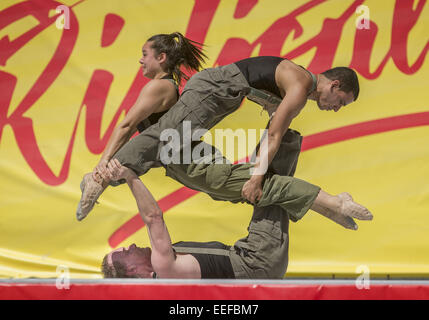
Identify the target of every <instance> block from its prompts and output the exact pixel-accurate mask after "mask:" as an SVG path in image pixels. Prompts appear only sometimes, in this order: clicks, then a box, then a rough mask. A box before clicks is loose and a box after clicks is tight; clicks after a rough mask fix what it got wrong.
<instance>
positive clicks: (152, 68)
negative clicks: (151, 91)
mask: <svg viewBox="0 0 429 320" xmlns="http://www.w3.org/2000/svg"><path fill="white" fill-rule="evenodd" d="M139 62H140V64H141V66H142V67H141V68H142V71H143V75H144V76H145V77H147V78H150V79H153V78H154V77H155V75H156V74H157V73H158V72H159V71H162V68H161V55H157V54H156V52H155V50H154V49H152V41H148V42H146V43H145V44H144V46H143V48H142V57H141V58H140V60H139Z"/></svg>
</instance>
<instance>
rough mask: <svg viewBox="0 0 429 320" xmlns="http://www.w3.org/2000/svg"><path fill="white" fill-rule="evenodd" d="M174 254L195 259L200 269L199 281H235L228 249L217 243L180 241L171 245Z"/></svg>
mask: <svg viewBox="0 0 429 320" xmlns="http://www.w3.org/2000/svg"><path fill="white" fill-rule="evenodd" d="M173 249H174V251H175V252H176V253H187V254H191V255H193V256H194V257H195V259H197V261H198V263H199V264H200V268H201V279H235V275H234V271H233V269H232V265H231V260H230V259H229V249H230V247H229V246H227V245H225V244H223V243H221V242H218V241H211V242H190V241H180V242H177V243H175V244H173Z"/></svg>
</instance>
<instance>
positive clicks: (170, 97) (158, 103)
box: [93, 80, 177, 181]
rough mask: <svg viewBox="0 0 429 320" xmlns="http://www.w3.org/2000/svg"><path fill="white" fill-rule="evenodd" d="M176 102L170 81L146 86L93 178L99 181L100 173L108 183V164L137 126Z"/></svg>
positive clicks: (107, 149) (123, 121)
mask: <svg viewBox="0 0 429 320" xmlns="http://www.w3.org/2000/svg"><path fill="white" fill-rule="evenodd" d="M176 101H177V97H176V89H175V87H174V85H173V84H172V83H171V82H170V81H167V80H152V81H150V82H149V83H148V84H147V85H146V86H144V87H143V89H142V90H141V92H140V94H139V97H138V98H137V100H136V102H135V104H134V105H133V106H132V107H131V109H130V110H129V111H128V113H127V114H126V116H125V118H124V119H123V120H122V121H121V122H120V123H119V125H118V126H117V127H116V128H115V130H114V131H113V133H112V136H111V137H110V139H109V141H108V143H107V145H106V148H105V150H104V152H103V155H102V156H101V159H100V161H99V162H98V164H97V166H96V167H95V169H94V171H93V178H94V179H96V180H98V177H97V176H96V174H97V173H98V174H99V175H100V176H101V177H102V178H103V179H104V180H105V181H107V164H108V162H109V161H110V159H111V158H112V157H113V155H114V154H115V153H116V152H117V151H118V150H119V149H120V148H121V147H122V146H123V145H124V144H125V143H127V142H128V141H129V140H130V139H131V137H132V136H133V134H134V133H136V131H137V125H138V124H139V123H140V122H141V121H143V120H144V119H146V118H147V117H149V116H150V115H151V114H152V113H154V112H161V111H164V110H166V109H168V108H169V107H170V106H171V105H173V103H175V102H176Z"/></svg>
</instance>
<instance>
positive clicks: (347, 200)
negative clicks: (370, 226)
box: [337, 192, 373, 220]
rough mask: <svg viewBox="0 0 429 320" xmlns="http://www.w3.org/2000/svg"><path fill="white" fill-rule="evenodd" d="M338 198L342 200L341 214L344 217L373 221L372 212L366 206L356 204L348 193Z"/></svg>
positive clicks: (341, 194)
mask: <svg viewBox="0 0 429 320" xmlns="http://www.w3.org/2000/svg"><path fill="white" fill-rule="evenodd" d="M337 197H338V198H339V199H340V200H341V207H340V210H339V213H341V214H342V215H344V216H346V217H351V218H356V219H359V220H372V218H373V216H372V214H371V212H369V210H368V209H367V208H365V207H364V206H361V205H360V204H358V203H356V202H354V201H353V198H352V196H351V195H350V194H348V193H347V192H343V193H340V194H339V195H338V196H337Z"/></svg>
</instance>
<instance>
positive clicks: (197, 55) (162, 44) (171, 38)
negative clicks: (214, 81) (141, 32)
mask: <svg viewBox="0 0 429 320" xmlns="http://www.w3.org/2000/svg"><path fill="white" fill-rule="evenodd" d="M147 41H152V42H153V43H152V48H153V49H154V50H155V52H156V53H157V54H161V53H163V52H164V53H165V54H166V55H167V72H168V73H169V74H171V75H172V76H173V77H174V79H175V80H176V81H177V83H178V84H180V82H181V81H182V79H185V80H188V79H189V77H188V75H187V74H185V73H184V72H182V70H181V69H180V67H181V66H182V65H183V66H184V67H185V68H186V69H187V70H188V71H199V70H200V69H201V68H202V64H203V63H204V62H205V59H206V58H207V56H206V55H205V54H204V52H203V49H202V47H203V45H202V44H201V43H198V42H196V41H193V40H190V39H188V38H185V37H184V36H183V35H182V34H181V33H180V32H173V33H171V34H157V35H154V36H152V37H150V38H149V39H148V40H147Z"/></svg>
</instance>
